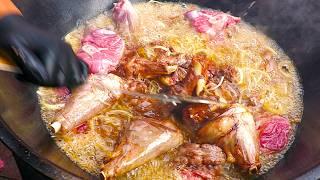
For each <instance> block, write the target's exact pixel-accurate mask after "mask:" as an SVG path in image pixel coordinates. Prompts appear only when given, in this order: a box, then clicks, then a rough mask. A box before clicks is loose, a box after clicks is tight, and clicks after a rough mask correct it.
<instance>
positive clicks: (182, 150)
mask: <svg viewBox="0 0 320 180" xmlns="http://www.w3.org/2000/svg"><path fill="white" fill-rule="evenodd" d="M225 161H226V155H225V154H224V153H223V151H222V149H220V148H219V147H218V146H215V145H211V144H201V145H200V144H193V143H187V144H184V145H182V146H180V147H179V149H178V154H177V156H176V158H175V159H174V164H175V165H176V166H177V168H178V169H180V174H181V176H182V179H214V178H215V177H216V176H218V175H219V174H220V171H221V165H222V164H224V163H225Z"/></svg>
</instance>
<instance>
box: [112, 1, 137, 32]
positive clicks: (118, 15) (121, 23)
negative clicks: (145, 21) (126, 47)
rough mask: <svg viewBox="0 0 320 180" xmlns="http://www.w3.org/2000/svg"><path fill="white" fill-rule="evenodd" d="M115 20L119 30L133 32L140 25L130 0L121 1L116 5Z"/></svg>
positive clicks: (114, 9) (114, 10)
mask: <svg viewBox="0 0 320 180" xmlns="http://www.w3.org/2000/svg"><path fill="white" fill-rule="evenodd" d="M112 13H113V20H114V21H115V23H116V25H117V28H120V29H121V30H127V31H128V30H129V31H133V30H134V29H135V28H136V26H137V23H138V15H137V12H136V11H135V9H134V8H133V6H132V4H131V2H130V1H129V0H119V1H118V3H114V8H113V11H112Z"/></svg>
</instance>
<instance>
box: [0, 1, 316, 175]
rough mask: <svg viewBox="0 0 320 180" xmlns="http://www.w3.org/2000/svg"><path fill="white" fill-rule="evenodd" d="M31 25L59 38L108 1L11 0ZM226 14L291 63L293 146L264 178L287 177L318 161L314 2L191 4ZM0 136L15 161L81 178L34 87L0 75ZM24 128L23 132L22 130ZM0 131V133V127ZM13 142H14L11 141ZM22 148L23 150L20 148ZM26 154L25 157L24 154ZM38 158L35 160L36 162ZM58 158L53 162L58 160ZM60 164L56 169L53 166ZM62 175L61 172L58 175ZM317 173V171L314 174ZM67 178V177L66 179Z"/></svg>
mask: <svg viewBox="0 0 320 180" xmlns="http://www.w3.org/2000/svg"><path fill="white" fill-rule="evenodd" d="M14 2H15V3H16V4H17V5H18V7H19V8H20V9H21V10H22V13H23V14H24V16H25V18H26V19H27V20H29V21H30V22H31V23H33V24H35V25H37V26H39V27H41V28H43V29H46V30H48V31H51V32H53V33H54V34H56V35H57V36H60V37H62V36H63V35H64V34H65V33H67V32H68V31H70V30H71V29H72V28H73V27H74V26H75V25H76V24H77V23H79V22H83V21H85V19H88V18H90V17H92V16H94V15H96V14H97V13H98V12H100V11H102V10H104V9H108V8H110V7H111V6H112V3H111V1H108V0H14ZM188 2H193V3H196V4H200V5H202V6H206V7H211V8H214V9H221V10H223V11H230V12H231V13H232V14H234V15H236V16H240V17H242V19H244V20H245V21H247V22H249V23H251V24H252V25H254V26H255V27H257V28H258V29H260V30H261V31H263V32H265V33H266V34H267V35H269V36H270V37H271V38H272V39H274V40H276V42H277V43H278V44H279V45H280V47H281V48H283V49H284V51H285V52H286V53H287V54H288V55H289V56H290V57H291V59H293V60H294V62H295V64H296V65H297V68H298V71H299V74H300V76H301V81H302V83H303V87H304V104H305V107H304V109H305V110H304V117H303V121H302V123H301V126H300V128H299V132H298V135H297V138H296V141H295V143H294V145H293V147H292V148H291V149H290V150H289V152H288V153H287V155H286V157H285V158H284V159H283V160H282V161H281V162H280V163H279V164H278V165H277V166H276V168H274V169H273V170H272V171H271V172H270V173H268V174H267V175H266V176H264V178H266V179H291V178H293V177H296V176H298V175H301V174H303V173H305V172H306V171H308V170H310V169H311V168H313V167H315V166H316V165H318V164H319V162H320V118H319V112H320V107H319V105H318V104H319V103H318V102H320V96H319V95H320V70H319V69H320V51H319V50H320V10H319V9H320V1H319V0H308V1H306V0H282V1H279V0H256V1H253V0H191V1H188ZM0 86H1V88H0V102H1V104H0V116H1V119H0V138H1V140H3V141H4V142H5V143H6V144H7V145H8V146H9V147H10V148H11V149H12V150H13V151H14V152H15V153H16V154H17V155H18V156H19V157H20V158H22V159H23V160H25V161H27V162H28V163H30V164H32V166H33V167H35V168H37V169H39V170H41V171H42V172H43V173H45V174H47V175H49V176H51V177H61V176H62V175H66V177H68V176H67V175H69V176H70V173H66V171H64V170H63V168H65V169H66V170H68V171H69V172H71V171H72V172H75V174H77V175H80V176H85V173H83V172H81V171H80V170H79V169H77V167H76V166H74V165H73V164H72V163H70V162H69V161H68V160H67V159H66V157H65V156H64V155H63V154H62V153H60V152H59V151H58V149H57V148H56V147H55V145H54V144H53V142H52V140H51V139H50V137H48V134H47V133H46V131H45V129H44V127H43V126H41V121H40V116H39V107H38V105H37V101H36V99H35V98H36V97H35V94H34V90H35V88H34V87H32V86H25V85H21V83H19V82H17V81H16V80H15V78H14V77H13V76H12V75H11V74H8V73H0ZM25 125H27V126H28V128H30V130H29V131H25V130H24V128H25V127H24V126H25ZM1 128H2V129H1ZM17 140H19V141H17ZM27 147H28V149H26V148H27ZM25 151H27V153H25ZM39 157H41V158H39ZM58 160H59V161H58ZM52 161H53V162H55V164H57V163H60V164H59V167H58V166H55V165H53V164H52V163H51V162H52ZM64 173H65V174H64ZM318 174H320V172H319V173H318ZM71 176H72V175H71Z"/></svg>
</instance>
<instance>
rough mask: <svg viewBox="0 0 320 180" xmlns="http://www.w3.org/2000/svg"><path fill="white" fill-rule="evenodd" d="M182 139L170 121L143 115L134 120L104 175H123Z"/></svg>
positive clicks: (177, 144) (103, 167)
mask: <svg viewBox="0 0 320 180" xmlns="http://www.w3.org/2000/svg"><path fill="white" fill-rule="evenodd" d="M182 141H183V136H182V134H181V132H180V131H179V129H178V128H177V127H176V126H175V125H174V124H173V123H171V122H170V121H161V120H159V119H151V118H141V119H137V120H134V121H132V122H131V124H130V126H129V128H128V129H127V130H126V132H125V135H124V137H123V139H122V140H121V142H120V144H119V146H118V147H117V149H116V152H115V154H116V155H115V156H114V158H113V159H112V160H111V161H110V162H108V163H106V164H104V165H103V166H102V171H101V173H102V175H103V176H104V177H105V178H108V177H113V176H118V175H121V174H124V173H126V172H128V171H130V170H132V169H134V168H136V167H138V166H140V165H142V164H144V163H146V162H148V161H149V160H151V159H153V158H155V157H157V156H159V155H161V154H163V153H165V152H167V151H169V150H170V149H172V148H176V147H178V146H179V145H180V144H181V143H182Z"/></svg>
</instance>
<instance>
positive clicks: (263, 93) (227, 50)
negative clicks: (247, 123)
mask: <svg viewBox="0 0 320 180" xmlns="http://www.w3.org/2000/svg"><path fill="white" fill-rule="evenodd" d="M144 6H146V5H144V4H140V5H137V6H136V8H137V9H138V12H139V13H144V14H140V16H141V17H144V18H142V19H140V21H142V23H144V24H151V25H150V26H147V27H142V29H140V31H138V32H139V33H137V34H135V36H136V37H135V38H136V40H137V41H138V42H136V43H137V44H138V45H140V46H142V47H143V46H147V45H148V44H150V43H151V42H153V41H154V40H156V39H157V38H159V39H161V40H165V42H164V44H165V45H166V44H169V45H171V46H172V47H173V48H174V50H175V51H176V52H178V53H184V52H188V53H190V54H191V55H193V54H195V53H197V52H204V53H206V54H207V55H208V56H209V57H210V58H211V60H212V61H214V62H215V64H216V66H218V67H220V66H221V67H224V66H225V65H232V66H235V67H236V68H235V69H236V70H237V71H236V72H237V73H238V75H236V78H235V80H233V79H228V77H227V76H225V78H226V80H225V81H223V80H224V75H225V74H223V73H222V75H221V73H220V74H219V73H217V74H216V76H217V77H214V78H217V79H216V80H215V79H213V84H212V85H211V87H212V88H211V89H210V88H207V89H205V90H204V93H205V95H208V96H210V95H212V94H213V95H216V96H218V97H219V99H220V100H222V101H226V102H229V101H230V102H231V101H234V100H236V101H238V102H239V103H243V104H249V103H250V102H251V101H255V100H256V99H257V98H258V99H259V100H260V102H258V103H252V104H253V105H252V106H253V107H251V108H249V111H250V112H252V113H253V114H255V113H256V112H258V111H257V108H258V110H261V109H264V110H267V111H270V112H272V113H276V114H281V115H284V116H288V118H289V119H290V121H291V122H292V123H295V122H298V121H300V116H301V111H300V109H299V107H300V106H301V104H300V102H299V98H300V97H299V93H300V91H299V84H298V83H297V82H296V78H297V77H296V74H295V69H294V67H293V65H292V64H290V61H289V58H288V57H286V56H285V55H284V54H283V53H282V52H281V50H279V49H278V48H277V47H276V46H275V45H274V43H273V42H272V41H270V40H269V39H268V38H266V37H265V36H263V35H261V34H260V33H258V32H256V31H255V30H254V29H253V28H251V27H249V26H247V25H246V24H244V23H241V24H239V25H238V26H237V27H236V28H234V29H230V31H229V29H228V33H230V34H231V35H230V37H227V38H225V40H224V42H223V43H221V44H219V43H217V44H210V43H209V44H207V42H206V37H205V36H204V37H202V36H199V35H198V34H197V33H196V32H194V31H192V29H191V28H190V25H189V23H188V22H187V21H184V20H183V14H184V12H185V11H186V10H185V9H184V8H182V7H181V6H180V5H175V6H171V5H158V4H156V3H155V4H151V3H149V4H148V5H147V6H150V7H148V8H145V7H144ZM166 6H170V8H169V7H166ZM190 7H191V8H192V7H193V8H194V6H190ZM152 8H154V9H152ZM168 9H175V10H173V11H166V10H168ZM142 10H143V11H142ZM164 11H166V12H167V13H164V15H163V17H162V16H157V13H155V12H164ZM173 17H174V18H175V20H174V22H171V19H172V18H173ZM154 19H159V20H157V21H154ZM89 24H90V26H95V27H98V28H101V27H106V26H108V25H109V26H110V25H112V23H111V21H110V19H108V18H107V17H106V16H103V15H102V16H99V17H98V18H97V19H96V20H95V21H93V22H91V23H89ZM167 26H168V27H170V28H169V31H168V29H167ZM186 29H189V31H187V32H185V30H186ZM182 31H183V32H184V34H185V36H183V37H179V36H177V35H176V34H179V33H181V32H182ZM82 33H83V27H80V28H79V31H75V32H72V33H71V34H69V35H68V36H66V40H67V41H68V42H69V43H71V44H72V45H73V48H74V49H75V50H77V48H78V47H79V46H78V45H79V38H81V36H82ZM228 33H227V34H228ZM248 34H250V37H248ZM122 35H123V37H124V38H125V39H126V42H127V46H132V43H133V42H132V41H130V40H131V39H130V36H128V34H127V33H124V34H122ZM158 35H159V36H158ZM181 43H183V45H181ZM280 61H281V63H280ZM278 64H279V65H278ZM282 64H283V66H285V70H286V71H285V72H284V73H282V72H280V70H281V69H278V68H279V67H280V68H282V66H281V65H282ZM193 66H194V67H196V65H193ZM287 70H288V71H287ZM194 75H195V76H197V75H196V74H194ZM187 77H188V75H187ZM209 79H210V77H209ZM220 81H221V83H220ZM235 82H237V84H238V86H239V89H240V90H239V91H240V95H239V97H237V99H232V98H231V99H230V98H229V96H230V95H229V92H224V91H223V90H220V88H219V86H221V87H222V88H224V87H228V86H229V85H228V83H229V84H230V83H235ZM270 83H273V84H275V85H274V86H272V87H269V84H270ZM266 86H268V88H266ZM193 88H194V87H192V89H193ZM295 88H298V89H295ZM257 92H258V93H257ZM189 93H190V92H189ZM250 96H251V97H250ZM248 97H249V98H248ZM250 98H252V99H250ZM292 100H296V102H295V103H291V101H292ZM255 108H256V109H255ZM289 112H290V113H289ZM49 121H50V120H49ZM91 132H92V131H90V130H89V133H88V135H86V134H84V135H82V134H77V135H74V137H76V138H74V137H72V136H71V135H70V137H72V141H71V142H67V141H59V142H58V143H62V144H60V145H61V146H62V149H64V148H67V149H65V151H66V152H67V154H68V155H69V156H70V157H71V159H73V160H74V161H76V162H77V163H78V164H79V165H80V166H81V167H83V168H85V169H87V170H89V171H91V172H96V171H97V169H94V167H97V164H91V163H98V164H99V162H100V163H101V161H102V157H101V152H99V153H98V154H100V155H99V156H96V155H94V154H92V155H89V154H88V156H84V157H83V156H81V155H79V157H77V159H75V158H73V157H74V155H76V154H77V151H79V150H80V149H82V150H80V151H83V152H81V153H80V154H84V152H88V151H92V149H91V148H93V149H96V148H94V147H95V146H96V145H93V144H92V142H91V141H90V143H88V144H87V146H86V147H80V146H79V144H77V143H76V142H77V138H80V137H81V136H83V137H85V138H88V140H89V139H90V138H92V136H94V135H93V134H92V133H91ZM68 136H69V135H68ZM77 136H80V137H77ZM291 137H293V133H292V134H291ZM80 139H81V138H80ZM98 139H99V138H98ZM291 139H292V138H291ZM81 140H83V139H81ZM64 142H66V144H64ZM291 142H292V141H291ZM98 144H99V143H98ZM68 145H71V147H75V148H79V149H78V150H76V149H75V148H70V147H68ZM92 145H93V147H91V146H92ZM70 150H71V151H73V153H75V154H74V155H72V154H69V152H70ZM75 150H76V151H75ZM284 152H285V150H284V151H282V152H281V154H282V153H284ZM78 153H79V152H78ZM281 154H278V155H279V156H281ZM91 156H93V157H91ZM97 157H98V158H97ZM79 158H80V159H79ZM92 158H97V159H96V160H95V159H92ZM261 158H262V159H263V162H266V163H263V164H262V165H263V167H262V171H261V172H265V171H266V170H267V169H269V168H270V167H272V166H273V165H274V164H275V163H276V162H277V161H278V160H279V157H277V156H268V157H264V156H263V155H262V157H261ZM266 158H269V159H268V160H266ZM91 168H93V169H91ZM231 169H232V168H231ZM231 176H233V175H231ZM235 176H236V177H237V176H238V175H235Z"/></svg>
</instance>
